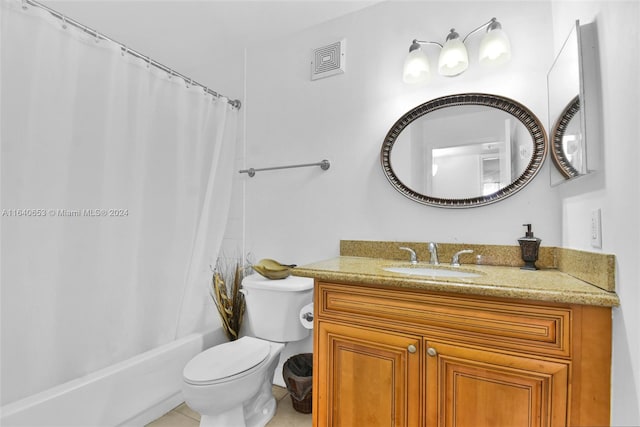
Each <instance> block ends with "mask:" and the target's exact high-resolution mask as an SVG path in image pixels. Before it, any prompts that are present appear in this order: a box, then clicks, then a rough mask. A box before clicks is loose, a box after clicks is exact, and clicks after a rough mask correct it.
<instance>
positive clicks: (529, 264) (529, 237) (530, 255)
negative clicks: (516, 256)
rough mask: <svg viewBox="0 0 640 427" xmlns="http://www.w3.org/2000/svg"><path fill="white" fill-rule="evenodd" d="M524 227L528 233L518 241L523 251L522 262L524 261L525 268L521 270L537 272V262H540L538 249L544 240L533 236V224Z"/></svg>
mask: <svg viewBox="0 0 640 427" xmlns="http://www.w3.org/2000/svg"><path fill="white" fill-rule="evenodd" d="M522 225H523V226H525V227H527V232H526V234H525V236H524V237H521V238H519V239H518V243H520V249H521V250H522V260H523V261H524V266H523V267H521V268H522V269H523V270H537V269H538V267H536V261H537V260H538V249H539V248H540V242H541V241H542V240H540V239H539V238H537V237H534V236H533V231H531V224H522Z"/></svg>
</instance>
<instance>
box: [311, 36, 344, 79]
mask: <svg viewBox="0 0 640 427" xmlns="http://www.w3.org/2000/svg"><path fill="white" fill-rule="evenodd" d="M345 47H346V44H345V40H344V39H343V40H340V41H337V42H335V43H332V44H330V45H327V46H322V47H319V48H317V49H314V50H313V57H312V58H311V80H317V79H322V78H324V77H329V76H334V75H336V74H342V73H344V66H345Z"/></svg>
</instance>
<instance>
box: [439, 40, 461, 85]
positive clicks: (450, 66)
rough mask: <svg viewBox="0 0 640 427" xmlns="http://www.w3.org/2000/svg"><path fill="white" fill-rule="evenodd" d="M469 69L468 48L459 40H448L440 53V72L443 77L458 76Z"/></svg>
mask: <svg viewBox="0 0 640 427" xmlns="http://www.w3.org/2000/svg"><path fill="white" fill-rule="evenodd" d="M468 67H469V55H468V54H467V48H466V47H465V45H464V43H462V41H461V40H460V39H459V38H455V39H451V40H448V41H447V42H446V43H445V44H444V46H443V47H442V50H441V51H440V58H439V59H438V72H439V73H440V74H441V75H443V76H457V75H458V74H460V73H462V72H463V71H464V70H466V69H467V68H468Z"/></svg>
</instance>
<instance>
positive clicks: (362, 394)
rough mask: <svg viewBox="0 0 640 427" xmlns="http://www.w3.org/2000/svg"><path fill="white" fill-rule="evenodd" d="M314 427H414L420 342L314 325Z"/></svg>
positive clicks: (417, 418)
mask: <svg viewBox="0 0 640 427" xmlns="http://www.w3.org/2000/svg"><path fill="white" fill-rule="evenodd" d="M316 333H317V334H318V336H317V337H316V338H317V339H316V343H317V345H318V348H317V349H316V354H317V356H318V358H319V360H317V362H316V366H317V371H316V372H315V375H317V381H316V384H317V390H314V391H313V393H314V397H315V398H316V400H315V402H314V404H315V407H314V413H315V417H316V423H315V426H317V427H329V426H330V427H359V426H366V427H377V426H385V427H389V426H419V425H420V422H421V421H420V415H421V413H422V407H421V399H422V396H421V392H420V391H421V368H420V365H421V362H420V359H421V357H423V356H422V355H423V354H424V353H423V352H422V351H421V347H422V338H421V337H419V336H411V335H404V334H403V335H401V334H396V333H389V332H384V331H380V330H374V329H367V328H363V327H355V326H351V325H343V324H336V323H326V322H322V321H320V322H318V328H317V329H316Z"/></svg>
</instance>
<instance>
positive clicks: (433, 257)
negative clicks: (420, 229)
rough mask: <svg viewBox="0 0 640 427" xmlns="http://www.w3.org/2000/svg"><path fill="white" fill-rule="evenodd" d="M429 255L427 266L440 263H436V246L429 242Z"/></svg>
mask: <svg viewBox="0 0 640 427" xmlns="http://www.w3.org/2000/svg"><path fill="white" fill-rule="evenodd" d="M429 253H430V254H431V260H430V261H429V264H433V265H438V264H440V262H439V261H438V244H437V243H433V242H429Z"/></svg>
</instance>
